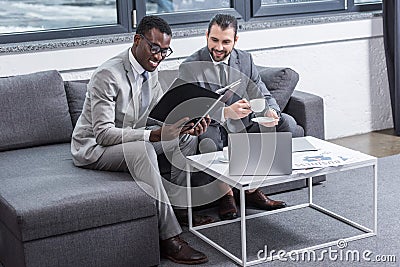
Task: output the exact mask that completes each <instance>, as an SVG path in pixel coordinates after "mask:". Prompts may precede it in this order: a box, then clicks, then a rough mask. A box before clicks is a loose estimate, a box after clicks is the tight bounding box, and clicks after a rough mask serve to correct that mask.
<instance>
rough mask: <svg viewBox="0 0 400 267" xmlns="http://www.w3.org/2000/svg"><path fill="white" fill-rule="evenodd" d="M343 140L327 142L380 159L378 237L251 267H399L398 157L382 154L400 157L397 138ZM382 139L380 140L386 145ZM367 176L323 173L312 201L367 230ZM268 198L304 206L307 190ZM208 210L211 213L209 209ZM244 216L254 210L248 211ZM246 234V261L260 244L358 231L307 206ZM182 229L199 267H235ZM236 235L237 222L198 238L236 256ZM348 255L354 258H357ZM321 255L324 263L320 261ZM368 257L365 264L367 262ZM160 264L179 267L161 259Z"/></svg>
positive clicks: (313, 240)
mask: <svg viewBox="0 0 400 267" xmlns="http://www.w3.org/2000/svg"><path fill="white" fill-rule="evenodd" d="M346 139H347V140H343V139H340V140H339V139H337V140H333V142H335V143H339V142H342V143H340V144H341V145H344V146H347V147H350V148H354V149H357V147H355V146H361V147H363V149H364V151H362V152H365V153H368V154H371V155H375V156H378V157H380V159H379V163H378V164H379V167H378V235H377V236H376V237H370V238H366V239H362V240H357V241H352V242H349V243H348V244H347V246H346V247H345V248H344V249H339V248H338V247H337V246H333V247H331V248H330V249H331V251H330V252H329V250H327V251H325V252H324V253H322V250H318V251H316V252H315V255H316V258H313V256H311V258H312V259H311V260H307V259H305V260H304V259H303V260H302V259H300V260H299V261H297V262H296V261H293V260H291V259H287V261H273V262H268V263H267V262H266V263H262V264H260V265H256V266H285V267H286V266H400V265H399V263H398V261H400V259H399V256H400V253H399V248H400V235H399V233H398V229H399V227H398V221H399V219H400V218H399V215H398V205H397V203H399V201H398V195H399V193H400V192H399V191H400V190H399V189H400V186H398V182H397V177H398V173H399V171H400V167H399V166H398V165H399V164H398V162H399V160H400V155H395V156H386V155H391V154H399V153H400V150H399V151H397V152H396V147H400V145H399V144H400V137H396V136H394V135H393V134H390V130H385V131H380V132H373V133H370V134H366V135H360V136H355V137H351V138H346ZM383 140H386V144H385V142H384V141H383ZM363 142H364V143H369V144H370V145H369V147H368V148H367V149H368V151H366V150H365V149H366V148H365V147H364V146H362V145H360V144H362V143H363ZM382 142H383V143H384V145H382ZM374 143H375V144H376V145H374ZM357 150H361V149H357ZM385 153H386V154H385ZM372 177H373V173H372V168H362V169H358V170H352V171H347V172H343V173H338V174H334V175H329V176H328V177H327V182H324V183H323V184H321V185H318V186H316V187H315V189H314V201H315V202H316V203H319V204H321V205H322V206H324V207H327V208H329V209H330V210H332V211H335V212H337V213H339V214H341V215H343V216H345V217H348V218H350V219H353V220H355V221H356V222H359V223H361V224H363V225H364V224H365V226H367V227H372V210H371V208H372V200H371V199H372V191H371V190H372ZM273 198H274V199H284V200H285V201H287V202H288V203H289V204H290V205H295V204H298V203H304V202H306V201H307V190H305V189H301V190H295V191H291V192H285V193H282V194H279V195H275V196H273ZM213 212H214V215H215V214H216V212H215V210H214V211H213ZM248 212H254V211H251V210H248ZM247 230H248V236H247V239H248V240H249V241H248V247H247V249H248V255H249V256H248V257H249V259H250V260H251V259H256V258H257V253H258V252H259V251H260V250H262V251H264V250H265V246H267V251H268V253H271V250H273V249H275V250H280V249H284V250H285V251H291V250H293V249H299V248H301V247H307V246H312V245H315V244H319V243H325V242H329V241H335V240H339V239H340V238H342V237H349V236H352V235H355V234H357V233H360V231H359V230H357V229H354V228H352V227H350V226H348V225H347V224H344V223H341V222H338V221H336V220H334V219H332V218H331V217H329V216H326V215H323V214H321V213H318V212H316V211H314V210H312V209H309V208H306V209H301V210H296V211H291V212H287V213H282V214H276V215H273V216H270V217H267V218H265V217H264V218H258V219H253V220H251V221H250V222H249V224H248V227H247ZM184 231H185V233H184V234H183V237H184V238H185V239H186V240H188V242H189V243H190V244H192V245H194V246H195V247H196V248H198V249H199V250H201V251H203V252H205V253H206V254H207V255H208V257H209V262H208V263H207V264H204V265H203V266H236V265H235V264H234V263H233V261H231V260H230V259H229V258H227V257H226V256H224V255H223V254H222V253H220V252H219V251H217V250H216V249H214V248H212V247H211V246H209V245H208V244H206V243H204V242H203V241H202V240H200V239H199V238H197V237H195V236H194V235H193V234H191V233H188V232H187V229H184ZM239 233H240V226H239V224H238V223H236V224H234V225H229V226H221V227H219V228H216V229H215V228H214V229H211V230H207V231H204V234H206V235H207V236H209V237H212V239H213V240H215V241H216V242H217V243H219V244H221V245H223V246H224V247H227V248H228V249H229V250H231V251H233V252H234V254H235V255H237V256H240V247H239V245H238V244H239V242H240V236H239ZM329 253H330V255H331V256H330V257H329ZM260 255H263V254H260ZM354 255H359V257H360V258H359V260H357V257H356V256H354ZM363 255H364V258H363ZM376 256H387V257H386V259H387V262H385V263H383V262H377V261H373V259H375V257H376ZM391 256H395V257H396V260H397V263H396V262H390V261H393V260H392V259H390V257H391ZM321 257H323V258H324V260H320V258H321ZM318 258H319V259H318ZM368 258H370V259H371V261H368ZM161 266H182V265H177V264H173V263H172V262H169V261H167V260H162V261H161Z"/></svg>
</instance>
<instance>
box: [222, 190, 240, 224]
mask: <svg viewBox="0 0 400 267" xmlns="http://www.w3.org/2000/svg"><path fill="white" fill-rule="evenodd" d="M218 215H219V217H220V218H221V220H233V219H236V218H237V217H238V209H237V207H236V202H235V198H234V197H233V196H230V195H225V196H223V197H222V198H221V199H220V200H219V210H218Z"/></svg>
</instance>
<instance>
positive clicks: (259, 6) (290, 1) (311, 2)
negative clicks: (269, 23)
mask: <svg viewBox="0 0 400 267" xmlns="http://www.w3.org/2000/svg"><path fill="white" fill-rule="evenodd" d="M344 9H345V0H253V16H255V17H261V16H268V15H287V14H299V13H310V12H319V11H336V10H344Z"/></svg>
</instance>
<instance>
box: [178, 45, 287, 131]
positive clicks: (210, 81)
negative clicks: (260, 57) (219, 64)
mask: <svg viewBox="0 0 400 267" xmlns="http://www.w3.org/2000/svg"><path fill="white" fill-rule="evenodd" d="M228 65H229V67H230V68H228V84H230V83H232V82H234V81H237V80H238V79H241V83H240V85H239V86H238V87H237V88H236V89H235V95H234V96H233V97H232V98H231V99H230V100H229V101H228V102H227V103H226V104H227V105H230V104H232V103H234V102H236V101H238V100H239V99H241V98H246V99H248V100H250V99H255V98H264V99H265V101H266V104H267V105H266V106H267V107H270V108H273V109H275V110H277V111H278V112H280V109H279V106H278V104H277V102H276V100H275V99H274V98H273V97H272V96H271V93H270V92H269V91H268V89H267V87H266V86H265V84H264V83H263V82H262V80H261V77H260V75H259V73H258V71H257V68H256V66H255V64H254V62H253V58H252V56H251V54H250V53H248V52H245V51H242V50H239V49H233V50H232V53H231V56H230V58H229V64H228ZM217 73H218V72H217V71H216V67H215V66H214V64H213V63H212V59H211V57H210V53H209V51H208V49H207V47H203V48H202V49H200V50H198V51H197V52H195V53H194V54H192V55H191V56H189V57H188V58H187V59H186V60H185V61H184V62H183V63H182V64H181V65H180V67H179V76H180V78H181V79H183V80H185V81H188V82H194V83H197V84H199V85H200V86H202V87H205V88H207V89H209V90H212V91H214V92H215V91H216V90H217V89H219V88H220V86H219V85H218V84H219V76H218V74H217ZM264 112H265V111H262V112H260V113H259V114H256V115H257V116H263V114H264ZM251 118H252V117H251V116H247V117H246V118H243V119H241V120H240V121H241V122H239V121H237V120H236V122H235V120H228V121H227V126H228V129H229V130H230V131H232V132H238V131H241V130H243V126H244V127H247V126H249V125H251V124H252V122H251Z"/></svg>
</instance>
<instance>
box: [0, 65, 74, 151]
mask: <svg viewBox="0 0 400 267" xmlns="http://www.w3.org/2000/svg"><path fill="white" fill-rule="evenodd" d="M72 129H73V128H72V123H71V116H70V113H69V109H68V103H67V98H66V94H65V90H64V82H63V79H62V77H61V75H60V74H59V73H58V72H57V71H43V72H37V73H33V74H27V75H19V76H13V77H6V78H0V151H5V150H11V149H17V148H25V147H31V146H38V145H46V144H53V143H63V142H69V141H70V138H71V134H72Z"/></svg>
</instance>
